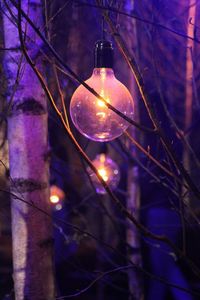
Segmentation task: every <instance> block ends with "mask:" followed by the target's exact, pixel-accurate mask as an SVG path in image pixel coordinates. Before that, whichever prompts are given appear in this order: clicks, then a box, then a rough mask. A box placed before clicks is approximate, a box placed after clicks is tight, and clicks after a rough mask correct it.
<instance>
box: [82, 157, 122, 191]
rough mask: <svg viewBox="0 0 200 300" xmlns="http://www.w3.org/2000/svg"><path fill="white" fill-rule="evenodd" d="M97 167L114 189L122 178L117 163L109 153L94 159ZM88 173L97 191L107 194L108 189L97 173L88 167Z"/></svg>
mask: <svg viewBox="0 0 200 300" xmlns="http://www.w3.org/2000/svg"><path fill="white" fill-rule="evenodd" d="M92 163H93V164H94V166H95V168H96V169H97V170H98V173H99V175H100V176H101V177H102V178H103V180H104V181H105V182H106V183H107V184H108V186H109V187H110V188H111V189H112V190H114V189H115V188H116V187H117V185H118V183H119V180H120V171H119V168H118V166H117V164H116V163H115V162H114V161H113V160H112V159H111V158H110V157H109V156H107V155H105V154H100V155H97V156H96V158H95V159H94V160H93V161H92ZM87 170H88V173H89V175H90V178H91V180H92V182H93V184H94V187H95V189H96V192H97V193H98V194H105V193H106V191H105V189H104V187H103V186H102V184H101V183H100V181H99V180H98V178H97V176H96V175H95V173H94V172H93V171H92V170H91V169H90V168H89V167H88V169H87Z"/></svg>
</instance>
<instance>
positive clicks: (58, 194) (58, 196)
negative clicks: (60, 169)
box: [49, 185, 65, 204]
mask: <svg viewBox="0 0 200 300" xmlns="http://www.w3.org/2000/svg"><path fill="white" fill-rule="evenodd" d="M64 198H65V193H64V192H63V190H61V189H60V188H59V187H58V186H56V185H52V186H51V187H50V198H49V200H50V202H51V203H52V204H58V203H59V202H60V201H61V200H63V199H64Z"/></svg>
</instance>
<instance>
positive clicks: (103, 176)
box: [98, 168, 108, 181]
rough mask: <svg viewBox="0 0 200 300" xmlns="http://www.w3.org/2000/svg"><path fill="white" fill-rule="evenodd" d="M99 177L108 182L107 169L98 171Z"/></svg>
mask: <svg viewBox="0 0 200 300" xmlns="http://www.w3.org/2000/svg"><path fill="white" fill-rule="evenodd" d="M98 173H99V175H100V176H101V177H102V178H103V180H104V181H108V175H107V172H106V170H105V169H103V168H102V169H98Z"/></svg>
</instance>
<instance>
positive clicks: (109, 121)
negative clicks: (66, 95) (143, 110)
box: [70, 68, 133, 142]
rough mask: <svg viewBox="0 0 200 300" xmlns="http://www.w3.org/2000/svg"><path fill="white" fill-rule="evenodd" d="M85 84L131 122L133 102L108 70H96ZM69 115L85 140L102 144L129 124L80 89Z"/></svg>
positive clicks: (115, 136) (120, 132)
mask: <svg viewBox="0 0 200 300" xmlns="http://www.w3.org/2000/svg"><path fill="white" fill-rule="evenodd" d="M86 83H87V84H88V85H89V86H90V87H92V88H93V89H94V90H95V91H96V92H97V93H98V94H99V95H101V96H102V97H103V98H104V99H105V100H106V101H107V102H108V103H110V104H111V105H112V106H113V107H115V108H116V109H117V110H119V111H120V112H122V113H123V114H124V115H126V116H128V117H129V118H131V119H132V118H133V99H132V97H131V94H130V93H129V91H128V90H127V88H126V87H125V86H124V85H123V84H122V83H121V82H120V81H118V80H117V79H116V78H115V75H114V72H113V70H112V69H111V68H95V69H94V71H93V74H92V76H91V77H90V78H89V79H88V80H86ZM70 114H71V118H72V121H73V123H74V125H75V127H76V128H77V129H78V131H79V132H80V133H82V134H83V135H84V136H86V137H87V138H89V139H91V140H94V141H99V142H105V141H111V140H113V139H115V138H117V137H119V136H120V135H121V134H122V133H123V132H124V131H125V130H126V129H127V127H128V126H129V123H128V122H127V121H125V120H124V119H123V118H122V117H120V116H119V115H117V114H116V113H115V112H113V111H112V110H111V109H109V108H107V106H106V104H105V103H104V102H103V101H102V100H100V99H98V98H97V97H95V96H94V95H93V94H92V93H91V92H89V91H88V90H87V89H86V88H85V87H84V86H83V85H80V86H79V87H78V88H77V89H76V91H75V92H74V94H73V96H72V100H71V104H70Z"/></svg>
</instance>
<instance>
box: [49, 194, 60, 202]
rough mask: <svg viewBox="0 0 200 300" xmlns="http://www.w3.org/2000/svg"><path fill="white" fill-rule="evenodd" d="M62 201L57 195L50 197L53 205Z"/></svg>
mask: <svg viewBox="0 0 200 300" xmlns="http://www.w3.org/2000/svg"><path fill="white" fill-rule="evenodd" d="M59 201H60V199H59V197H58V196H57V195H51V196H50V202H51V203H53V204H56V203H58V202H59Z"/></svg>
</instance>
